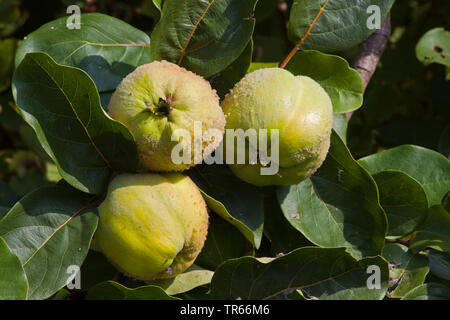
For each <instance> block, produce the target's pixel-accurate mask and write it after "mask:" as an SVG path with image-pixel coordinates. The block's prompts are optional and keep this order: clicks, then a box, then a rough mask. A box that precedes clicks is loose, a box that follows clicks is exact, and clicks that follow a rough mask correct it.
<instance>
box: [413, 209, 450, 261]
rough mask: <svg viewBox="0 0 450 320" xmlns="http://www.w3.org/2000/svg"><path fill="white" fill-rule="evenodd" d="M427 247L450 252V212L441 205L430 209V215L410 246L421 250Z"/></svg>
mask: <svg viewBox="0 0 450 320" xmlns="http://www.w3.org/2000/svg"><path fill="white" fill-rule="evenodd" d="M427 247H428V248H433V249H435V250H439V251H444V252H450V213H448V211H447V210H445V209H444V207H442V206H441V205H436V206H433V207H431V208H430V209H428V216H427V218H426V220H425V222H424V223H423V224H422V225H421V226H420V227H419V229H418V230H417V235H416V237H415V238H414V240H413V241H412V243H411V245H410V247H409V248H410V249H411V250H414V251H420V250H423V249H425V248H427Z"/></svg>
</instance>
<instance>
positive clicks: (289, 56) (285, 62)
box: [279, 0, 330, 69]
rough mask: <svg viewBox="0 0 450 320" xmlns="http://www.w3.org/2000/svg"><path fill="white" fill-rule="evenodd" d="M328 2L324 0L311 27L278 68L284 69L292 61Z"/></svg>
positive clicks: (328, 0)
mask: <svg viewBox="0 0 450 320" xmlns="http://www.w3.org/2000/svg"><path fill="white" fill-rule="evenodd" d="M328 2H330V0H326V1H325V3H324V5H323V6H322V7H321V8H320V10H319V13H318V14H317V16H316V17H315V18H314V20H313V22H312V23H311V25H310V26H309V28H308V30H307V31H306V33H305V35H304V36H303V38H302V39H301V40H300V42H299V43H297V45H296V46H295V47H294V49H292V50H291V52H289V54H288V56H287V57H286V59H284V61H283V62H282V63H281V64H280V66H279V68H281V69H284V67H286V65H287V64H288V63H289V61H290V60H291V59H292V57H293V56H294V55H295V54H296V53H297V51H298V50H300V47H301V46H302V45H303V43H304V42H305V40H306V38H308V36H309V34H310V33H311V31H312V29H313V28H314V25H315V24H316V22H317V20H318V19H319V17H320V16H321V15H322V13H323V12H324V11H325V7H326V6H327V5H328Z"/></svg>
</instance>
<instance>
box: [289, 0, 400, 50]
mask: <svg viewBox="0 0 450 320" xmlns="http://www.w3.org/2000/svg"><path fill="white" fill-rule="evenodd" d="M393 3H394V0H353V1H348V0H331V1H329V2H328V5H327V6H326V7H325V11H324V12H323V13H322V15H321V16H320V17H319V19H318V20H317V23H316V24H315V25H314V28H313V29H312V32H311V33H310V34H309V36H308V38H307V39H306V41H305V43H304V44H303V48H305V49H317V50H320V51H326V52H331V51H338V50H345V49H349V48H351V47H353V46H355V45H357V44H358V43H360V42H362V41H363V40H364V39H366V38H367V37H368V36H369V35H370V34H371V33H372V32H374V31H375V28H374V29H369V28H368V27H367V24H368V22H369V20H372V19H369V18H371V16H372V15H373V14H370V13H367V9H368V8H369V7H370V6H371V5H376V6H378V8H379V9H380V14H381V20H380V22H382V21H383V20H384V19H385V18H386V16H387V14H388V12H389V11H390V9H391V6H392V4H393ZM324 4H325V0H314V1H311V0H307V1H306V0H294V2H293V4H292V7H291V12H290V16H289V23H288V31H289V39H290V40H291V41H292V42H295V43H297V42H299V40H300V39H301V38H302V37H303V36H304V35H305V34H306V32H307V30H308V28H309V27H310V25H311V24H312V23H313V21H314V19H315V17H316V16H317V14H318V13H319V11H320V8H321V7H322V6H323V5H324Z"/></svg>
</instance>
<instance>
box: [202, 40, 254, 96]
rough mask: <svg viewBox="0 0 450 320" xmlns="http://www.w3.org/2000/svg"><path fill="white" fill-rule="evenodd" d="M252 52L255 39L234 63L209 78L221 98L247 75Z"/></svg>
mask: <svg viewBox="0 0 450 320" xmlns="http://www.w3.org/2000/svg"><path fill="white" fill-rule="evenodd" d="M252 54H253V40H250V41H249V42H248V44H247V46H246V47H245V50H244V51H243V52H242V54H241V55H240V56H239V57H238V58H237V59H236V60H235V61H234V62H233V63H232V64H230V65H229V66H228V67H226V68H225V69H224V70H222V71H221V72H220V73H218V74H216V75H214V76H212V77H211V78H210V79H209V81H210V82H211V86H212V87H213V88H214V89H216V90H217V94H218V95H219V97H220V98H221V99H223V98H224V97H225V95H226V94H227V93H228V92H229V91H230V89H231V88H233V86H234V85H235V84H236V83H237V82H239V80H241V79H242V78H243V77H244V76H245V74H246V73H247V70H248V68H249V66H250V63H251V61H252Z"/></svg>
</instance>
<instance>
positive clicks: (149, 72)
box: [108, 61, 225, 172]
mask: <svg viewBox="0 0 450 320" xmlns="http://www.w3.org/2000/svg"><path fill="white" fill-rule="evenodd" d="M108 113H109V115H110V116H111V117H112V118H113V119H115V120H118V121H120V122H122V123H123V124H124V125H125V126H126V127H127V128H128V129H129V130H130V131H131V133H132V134H133V136H134V138H135V140H136V143H137V146H138V151H139V156H140V163H141V167H143V168H144V169H147V170H150V171H158V172H167V171H183V170H186V169H188V168H189V167H191V166H193V165H195V163H194V162H195V161H197V163H198V162H201V160H202V159H194V155H193V154H194V152H193V150H194V143H195V142H194V121H201V122H202V130H203V131H205V130H208V129H218V130H220V131H221V133H222V134H223V131H224V127H225V116H224V114H223V112H222V109H221V108H220V105H219V97H218V96H217V94H216V92H215V90H213V89H212V88H211V85H210V84H209V82H208V81H206V80H205V79H203V78H202V77H200V76H198V75H196V74H194V73H192V72H190V71H187V70H186V69H184V68H181V67H179V66H178V65H176V64H173V63H170V62H167V61H161V62H159V61H154V62H152V63H149V64H145V65H142V66H139V67H138V68H136V70H134V71H133V72H132V73H130V74H129V75H128V76H126V77H125V78H124V79H123V80H122V82H121V83H120V85H119V86H118V87H117V89H116V91H115V92H114V94H113V95H112V97H111V101H110V103H109V106H108ZM177 128H182V129H186V130H187V131H189V132H190V136H191V141H186V140H185V141H184V143H186V144H191V154H192V157H191V159H192V161H191V163H190V164H184V163H181V164H175V163H174V162H173V161H172V159H171V151H172V149H173V147H174V146H175V145H176V144H177V143H178V141H171V137H172V133H173V132H174V130H175V129H177ZM220 142H221V140H220V141H212V142H210V141H206V142H203V144H202V148H203V150H204V149H205V148H208V149H207V150H208V151H209V150H210V152H209V153H211V152H212V151H214V149H215V148H216V147H217V146H218V145H219V144H220Z"/></svg>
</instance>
